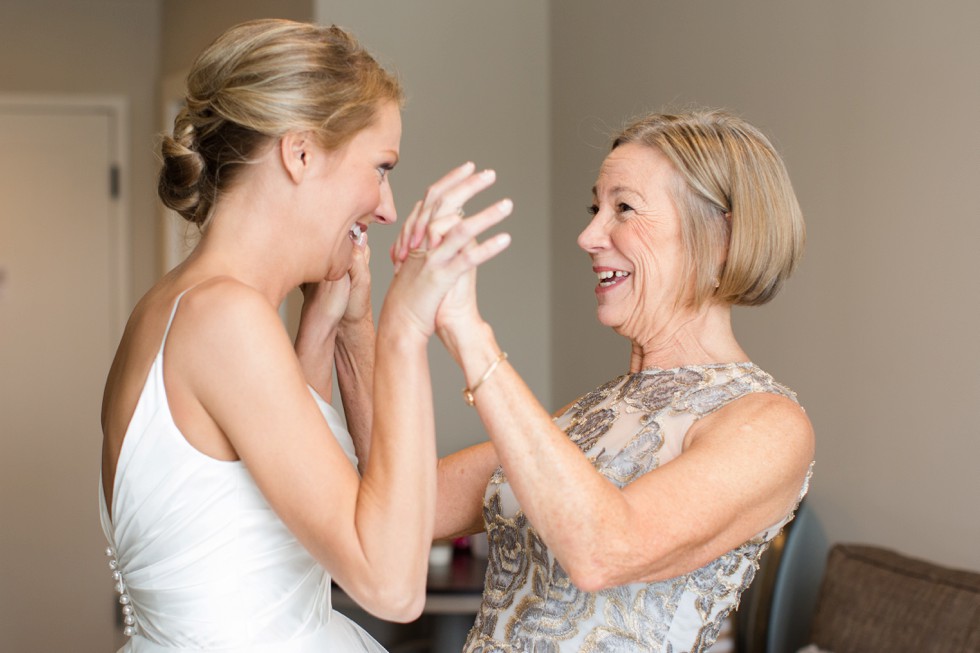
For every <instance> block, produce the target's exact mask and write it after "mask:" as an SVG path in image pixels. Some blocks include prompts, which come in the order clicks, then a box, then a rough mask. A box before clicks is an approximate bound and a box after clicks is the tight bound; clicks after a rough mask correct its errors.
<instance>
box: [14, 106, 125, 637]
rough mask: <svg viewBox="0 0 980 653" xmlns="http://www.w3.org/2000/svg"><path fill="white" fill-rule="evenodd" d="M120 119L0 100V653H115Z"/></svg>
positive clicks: (117, 109) (114, 111) (96, 111)
mask: <svg viewBox="0 0 980 653" xmlns="http://www.w3.org/2000/svg"><path fill="white" fill-rule="evenodd" d="M120 113H121V106H120V105H119V104H118V103H116V104H115V105H113V104H112V103H108V104H107V103H103V104H102V105H100V104H99V103H98V102H95V101H89V102H84V103H73V102H70V101H61V102H46V101H33V102H28V101H26V100H24V101H17V102H12V101H10V100H9V98H8V99H6V100H4V99H3V98H0V570H2V573H0V578H2V580H0V650H3V651H18V652H25V653H27V652H32V651H38V652H41V651H44V652H47V651H77V652H80V653H86V652H88V651H92V652H93V653H95V652H96V651H98V652H99V653H105V652H106V651H110V650H114V648H113V647H114V645H115V644H116V637H117V635H116V633H115V629H114V627H113V624H114V620H115V612H116V608H117V607H118V606H116V605H114V597H113V589H112V582H111V580H110V578H109V570H108V568H107V566H106V559H105V557H104V553H103V552H104V550H105V543H104V538H103V536H102V532H101V529H100V526H99V517H98V500H97V497H98V495H97V494H96V492H97V491H99V490H100V485H99V465H100V460H101V458H100V456H101V434H100V426H99V413H100V403H101V395H102V385H103V383H104V380H105V375H106V372H107V370H108V366H109V363H110V362H111V356H112V353H113V350H114V348H115V345H116V343H117V341H118V338H119V335H120V326H121V325H120V319H119V315H120V312H121V310H122V309H123V307H122V306H121V305H120V304H121V302H122V301H124V300H123V299H122V290H123V288H124V287H125V284H124V280H125V275H124V274H121V268H122V267H123V266H122V265H121V261H124V259H123V258H122V254H123V252H122V250H121V247H122V238H121V235H122V234H121V227H120V225H121V223H120V220H121V216H120V211H119V205H120V201H119V199H118V197H114V195H113V192H112V186H113V185H114V184H115V185H118V175H116V177H117V179H116V181H114V180H113V179H112V178H111V177H112V173H111V170H112V168H113V166H114V165H115V164H116V163H117V162H118V161H119V157H118V152H117V151H115V150H117V149H118V147H119V140H120V136H119V134H120V133H121V131H120V121H121V119H122V116H121V115H119V114H120Z"/></svg>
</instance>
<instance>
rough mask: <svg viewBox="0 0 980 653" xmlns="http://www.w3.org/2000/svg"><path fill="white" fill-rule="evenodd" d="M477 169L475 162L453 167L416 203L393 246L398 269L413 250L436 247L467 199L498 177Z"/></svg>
mask: <svg viewBox="0 0 980 653" xmlns="http://www.w3.org/2000/svg"><path fill="white" fill-rule="evenodd" d="M474 170H475V166H474V165H473V164H472V163H464V164H463V165H461V166H459V167H458V168H454V169H453V170H450V171H449V172H448V173H446V174H445V175H444V176H443V177H442V179H440V180H439V181H437V182H436V183H434V184H432V186H430V187H429V189H428V190H427V191H426V193H425V197H424V198H423V199H422V200H420V201H419V202H417V203H416V204H415V207H414V208H413V209H412V212H411V213H410V214H409V216H408V218H406V219H405V223H404V225H403V226H402V230H401V232H399V235H398V239H397V240H396V241H395V243H394V244H393V245H392V246H391V252H390V253H391V261H392V263H394V264H395V269H396V270H397V269H398V266H400V265H401V264H402V262H403V261H404V260H405V259H406V258H407V257H408V253H409V252H410V251H411V250H413V249H417V248H419V247H427V248H432V247H436V246H437V245H438V244H439V243H440V242H441V241H442V238H443V237H444V236H445V234H446V232H447V231H449V229H451V228H452V227H453V226H454V225H455V224H457V223H458V222H459V221H460V220H462V219H463V216H464V212H463V206H464V205H465V204H466V202H467V201H469V200H470V199H471V198H472V197H473V196H474V195H476V194H477V193H479V192H480V191H482V190H485V189H486V188H488V187H489V186H491V185H492V184H493V182H494V181H495V180H496V174H495V173H494V171H493V170H483V171H481V172H475V171H474Z"/></svg>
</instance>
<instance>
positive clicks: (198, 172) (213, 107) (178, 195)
mask: <svg viewBox="0 0 980 653" xmlns="http://www.w3.org/2000/svg"><path fill="white" fill-rule="evenodd" d="M402 98H403V95H402V90H401V87H400V85H399V83H398V81H397V80H396V79H395V78H394V77H393V76H392V75H390V74H389V73H388V72H386V71H385V70H384V69H383V68H382V67H381V66H380V65H379V64H378V62H377V61H375V60H374V58H373V57H371V55H370V54H368V53H367V51H365V50H364V48H362V47H361V46H360V45H359V44H358V42H357V41H356V40H355V39H354V38H353V37H352V36H351V35H350V34H348V33H347V32H345V31H344V30H342V29H341V28H339V27H336V26H331V27H323V26H318V25H312V24H307V23H297V22H292V21H287V20H274V19H268V20H256V21H250V22H246V23H242V24H240V25H236V26H235V27H232V28H231V29H229V30H228V31H227V32H225V33H224V34H223V35H221V36H220V37H219V38H218V39H217V40H216V41H215V42H214V43H212V44H211V45H210V46H209V47H208V48H207V49H206V50H205V51H204V52H203V53H201V55H200V56H199V57H198V58H197V61H195V62H194V65H193V67H192V69H191V72H190V74H189V75H188V77H187V97H186V105H185V106H184V108H183V109H182V110H181V111H180V113H179V114H178V115H177V118H176V119H175V121H174V130H173V134H172V135H165V136H164V138H163V143H162V146H161V154H162V156H163V167H162V169H161V171H160V181H159V187H158V192H159V195H160V199H161V200H163V203H164V204H165V205H166V206H167V207H169V208H171V209H173V210H174V211H176V212H177V213H179V214H180V215H182V216H183V217H184V218H185V219H187V220H189V221H190V222H193V223H195V224H197V225H198V226H199V227H200V228H201V229H202V230H203V229H205V228H206V226H207V224H208V221H209V219H210V216H211V213H212V210H213V208H214V204H215V202H216V201H217V199H218V198H219V197H220V195H221V194H222V192H224V191H225V190H227V189H228V188H230V187H231V186H232V185H233V184H234V183H235V181H236V179H237V177H238V173H239V171H240V170H241V169H242V167H243V166H245V165H248V163H249V162H250V161H252V160H254V158H255V157H256V155H258V154H260V153H261V151H262V150H263V148H264V147H266V146H267V145H268V144H269V143H271V142H274V141H276V140H278V139H279V138H281V137H282V136H283V135H285V134H286V133H287V132H291V131H310V132H313V133H314V134H315V135H316V137H317V138H318V141H319V143H320V145H321V146H323V147H325V148H327V149H334V148H338V147H341V146H343V145H344V144H345V143H346V142H347V141H349V140H350V139H351V138H353V137H354V135H355V134H357V132H359V131H360V130H362V129H364V128H365V127H368V126H370V125H371V123H372V122H373V121H374V119H375V117H376V116H377V112H378V109H379V107H380V106H382V105H383V103H384V102H386V101H393V102H396V103H398V104H401V102H402Z"/></svg>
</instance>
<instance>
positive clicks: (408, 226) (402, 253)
mask: <svg viewBox="0 0 980 653" xmlns="http://www.w3.org/2000/svg"><path fill="white" fill-rule="evenodd" d="M421 212H422V200H419V201H418V202H416V203H415V206H414V207H412V212H411V213H409V214H408V217H407V218H405V224H404V225H402V230H401V231H399V232H398V238H397V239H396V240H395V244H394V245H392V246H391V262H392V263H394V264H395V265H398V264H399V263H401V262H402V261H404V260H405V257H406V256H408V250H409V249H411V246H410V241H411V234H412V233H413V229H414V226H415V223H416V222H418V220H419V215H420V214H421Z"/></svg>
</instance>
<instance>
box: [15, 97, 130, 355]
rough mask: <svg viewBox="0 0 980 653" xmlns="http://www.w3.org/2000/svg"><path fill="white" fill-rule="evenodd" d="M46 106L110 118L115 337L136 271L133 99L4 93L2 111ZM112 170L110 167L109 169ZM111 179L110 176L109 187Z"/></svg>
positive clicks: (49, 109) (123, 322)
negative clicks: (131, 178) (131, 226)
mask: <svg viewBox="0 0 980 653" xmlns="http://www.w3.org/2000/svg"><path fill="white" fill-rule="evenodd" d="M31 110H43V111H45V112H50V113H58V112H64V113H66V114H69V113H88V114H92V113H95V114H105V115H106V116H107V117H108V119H109V158H110V160H111V163H110V165H113V166H115V168H116V170H117V171H118V173H117V180H116V182H115V186H116V192H115V194H114V195H112V194H110V198H109V220H110V222H111V223H112V225H113V227H112V229H111V232H110V234H109V251H110V252H111V254H110V256H111V258H112V259H113V261H112V266H113V273H114V274H113V275H112V283H113V285H114V287H113V288H111V289H110V292H109V296H110V301H111V302H112V306H111V308H110V311H111V313H110V314H111V318H112V319H111V320H110V322H111V323H112V324H113V328H114V329H115V333H112V334H111V336H112V337H113V339H114V340H119V338H121V337H122V333H123V329H124V328H125V326H126V321H127V320H128V319H129V309H130V297H129V294H130V290H131V288H132V271H131V269H130V251H131V247H130V241H129V238H130V230H129V219H128V216H129V210H128V207H129V171H130V168H129V156H128V153H129V102H128V101H127V99H126V98H125V97H123V96H121V95H90V94H80V95H70V94H50V95H49V94H24V93H0V113H15V112H16V113H24V112H30V111H31ZM107 173H108V171H107ZM109 184H110V180H109V178H108V177H107V179H106V185H107V191H108V186H109Z"/></svg>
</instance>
